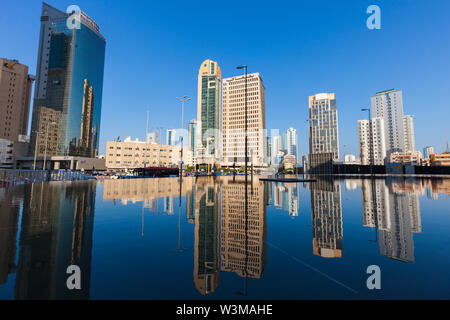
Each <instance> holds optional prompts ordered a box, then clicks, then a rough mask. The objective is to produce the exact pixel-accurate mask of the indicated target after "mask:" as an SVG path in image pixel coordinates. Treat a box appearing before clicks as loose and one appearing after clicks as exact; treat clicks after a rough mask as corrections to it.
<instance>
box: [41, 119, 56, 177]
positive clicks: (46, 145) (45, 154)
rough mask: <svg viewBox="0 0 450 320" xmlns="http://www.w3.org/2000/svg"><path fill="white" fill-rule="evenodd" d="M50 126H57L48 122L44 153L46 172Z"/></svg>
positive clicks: (44, 168)
mask: <svg viewBox="0 0 450 320" xmlns="http://www.w3.org/2000/svg"><path fill="white" fill-rule="evenodd" d="M50 125H56V122H54V121H53V122H48V123H47V133H46V135H45V152H44V166H43V168H42V169H43V170H46V164H47V148H48V128H49V127H50Z"/></svg>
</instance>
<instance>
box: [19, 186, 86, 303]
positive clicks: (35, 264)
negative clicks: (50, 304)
mask: <svg viewBox="0 0 450 320" xmlns="http://www.w3.org/2000/svg"><path fill="white" fill-rule="evenodd" d="M94 201H95V183H93V182H92V181H89V182H85V183H65V184H62V183H61V184H60V183H34V184H32V185H31V186H27V189H26V191H25V200H24V204H23V215H22V224H21V233H20V238H19V246H20V250H19V264H18V272H17V278H16V289H15V296H16V299H87V298H89V286H90V270H91V250H92V232H93V221H94ZM69 265H78V266H79V267H80V269H81V290H69V289H68V288H67V285H66V280H67V277H68V274H67V273H66V270H67V267H68V266H69Z"/></svg>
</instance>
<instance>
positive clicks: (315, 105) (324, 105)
mask: <svg viewBox="0 0 450 320" xmlns="http://www.w3.org/2000/svg"><path fill="white" fill-rule="evenodd" d="M338 134H339V133H338V116H337V107H336V99H335V98H334V93H319V94H316V95H314V96H310V97H309V153H310V154H320V153H332V157H333V160H338V159H339V136H338Z"/></svg>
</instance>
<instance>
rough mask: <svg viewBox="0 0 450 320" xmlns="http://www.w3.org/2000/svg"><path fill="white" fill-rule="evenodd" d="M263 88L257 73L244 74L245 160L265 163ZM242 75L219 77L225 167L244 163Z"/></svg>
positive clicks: (257, 164)
mask: <svg viewBox="0 0 450 320" xmlns="http://www.w3.org/2000/svg"><path fill="white" fill-rule="evenodd" d="M265 92H266V89H265V88H264V85H263V82H262V78H261V76H260V74H259V73H257V72H256V73H251V74H248V75H247V135H248V142H247V143H248V149H247V150H248V151H247V152H248V160H249V162H251V161H252V163H253V164H254V165H255V166H264V165H265V164H266V152H265V149H266V147H265V146H266V130H265V129H266V93H265ZM244 110H245V76H237V77H231V78H226V79H224V80H223V110H222V139H223V159H222V160H223V161H222V164H223V165H225V166H233V165H234V164H236V165H239V166H241V165H244V164H245V111H244Z"/></svg>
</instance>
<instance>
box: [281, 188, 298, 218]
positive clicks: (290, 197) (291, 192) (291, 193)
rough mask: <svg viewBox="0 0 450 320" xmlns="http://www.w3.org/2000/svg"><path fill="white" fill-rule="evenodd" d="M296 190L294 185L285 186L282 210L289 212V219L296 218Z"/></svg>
mask: <svg viewBox="0 0 450 320" xmlns="http://www.w3.org/2000/svg"><path fill="white" fill-rule="evenodd" d="M298 198H299V197H298V188H297V184H296V183H290V184H286V192H285V193H284V199H285V201H284V205H285V207H284V210H286V211H287V212H289V215H290V216H291V217H297V216H298Z"/></svg>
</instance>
